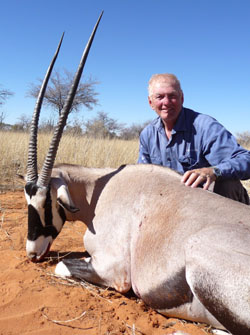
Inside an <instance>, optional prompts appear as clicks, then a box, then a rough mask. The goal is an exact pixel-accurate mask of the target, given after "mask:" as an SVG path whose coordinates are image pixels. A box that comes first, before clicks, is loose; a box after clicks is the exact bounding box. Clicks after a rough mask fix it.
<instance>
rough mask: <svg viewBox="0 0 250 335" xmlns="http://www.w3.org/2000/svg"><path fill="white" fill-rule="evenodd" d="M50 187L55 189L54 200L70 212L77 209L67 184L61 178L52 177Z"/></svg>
mask: <svg viewBox="0 0 250 335" xmlns="http://www.w3.org/2000/svg"><path fill="white" fill-rule="evenodd" d="M51 189H52V191H53V190H54V191H56V201H57V203H58V204H59V205H60V206H61V207H63V208H64V209H66V210H67V211H69V212H71V213H75V212H78V211H79V209H78V208H77V207H76V206H75V204H74V202H73V200H72V198H71V196H70V193H69V189H68V186H67V184H66V183H65V181H64V179H63V178H52V179H51Z"/></svg>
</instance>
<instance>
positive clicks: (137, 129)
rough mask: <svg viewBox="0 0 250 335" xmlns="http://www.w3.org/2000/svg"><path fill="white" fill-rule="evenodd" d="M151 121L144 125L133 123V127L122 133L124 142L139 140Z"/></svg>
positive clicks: (124, 129)
mask: <svg viewBox="0 0 250 335" xmlns="http://www.w3.org/2000/svg"><path fill="white" fill-rule="evenodd" d="M150 122H151V121H146V122H144V123H142V124H139V123H138V124H135V123H133V124H132V125H131V126H129V127H126V128H123V129H122V130H121V132H120V137H121V138H122V139H124V140H133V139H138V138H139V136H140V133H141V132H142V130H143V129H144V128H145V127H146V126H147V125H148V124H149V123H150Z"/></svg>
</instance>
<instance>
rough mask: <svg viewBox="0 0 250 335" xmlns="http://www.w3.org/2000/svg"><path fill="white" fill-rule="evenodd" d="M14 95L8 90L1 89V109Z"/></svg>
mask: <svg viewBox="0 0 250 335" xmlns="http://www.w3.org/2000/svg"><path fill="white" fill-rule="evenodd" d="M12 95H14V93H13V92H11V91H10V90H7V89H0V107H2V105H3V104H4V103H5V102H6V100H7V99H8V98H10V97H11V96H12Z"/></svg>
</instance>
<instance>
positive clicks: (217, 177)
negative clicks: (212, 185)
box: [213, 167, 221, 180]
mask: <svg viewBox="0 0 250 335" xmlns="http://www.w3.org/2000/svg"><path fill="white" fill-rule="evenodd" d="M213 173H214V174H215V177H216V180H218V179H219V178H220V177H221V170H220V169H219V168H217V167H214V168H213Z"/></svg>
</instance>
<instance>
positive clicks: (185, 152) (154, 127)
mask: <svg viewBox="0 0 250 335" xmlns="http://www.w3.org/2000/svg"><path fill="white" fill-rule="evenodd" d="M138 163H149V164H150V163H152V164H158V165H164V166H168V167H170V168H171V169H174V170H176V171H178V172H179V173H181V174H183V173H184V172H185V171H187V170H192V169H197V168H203V167H209V166H213V167H217V168H219V169H220V171H221V177H222V178H224V179H249V178H250V152H249V151H248V150H246V149H244V148H243V147H241V146H240V145H239V144H238V143H237V141H236V139H235V137H234V136H233V135H232V134H231V133H230V132H228V131H227V130H226V129H225V128H224V127H223V126H222V125H221V124H220V123H219V122H218V121H216V120H215V119H214V118H212V117H210V116H208V115H204V114H200V113H197V112H194V111H193V110H191V109H187V108H182V111H181V113H180V115H179V117H178V119H177V121H176V124H175V126H174V128H173V130H172V134H171V137H170V139H168V138H167V136H166V133H165V129H164V126H163V124H162V121H161V119H160V117H158V118H156V119H155V120H154V121H152V122H151V123H150V124H149V125H148V126H147V127H146V128H144V129H143V131H142V132H141V135H140V152H139V159H138Z"/></svg>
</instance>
